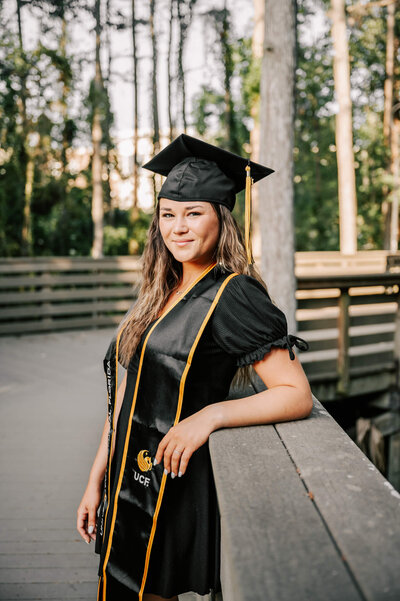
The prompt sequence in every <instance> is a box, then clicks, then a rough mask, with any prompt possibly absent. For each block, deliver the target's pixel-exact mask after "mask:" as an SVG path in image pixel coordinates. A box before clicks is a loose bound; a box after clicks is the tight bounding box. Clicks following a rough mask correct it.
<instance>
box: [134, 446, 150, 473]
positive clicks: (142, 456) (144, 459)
mask: <svg viewBox="0 0 400 601" xmlns="http://www.w3.org/2000/svg"><path fill="white" fill-rule="evenodd" d="M137 462H138V466H139V469H140V471H141V472H148V471H149V470H151V468H152V467H153V464H152V462H151V457H150V455H149V451H147V450H146V449H144V451H140V453H139V454H138V456H137Z"/></svg>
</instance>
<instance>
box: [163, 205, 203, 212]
mask: <svg viewBox="0 0 400 601" xmlns="http://www.w3.org/2000/svg"><path fill="white" fill-rule="evenodd" d="M196 207H199V208H200V209H201V208H202V205H191V206H190V207H185V209H187V210H189V209H195V208H196ZM161 211H173V209H170V208H168V207H161Z"/></svg>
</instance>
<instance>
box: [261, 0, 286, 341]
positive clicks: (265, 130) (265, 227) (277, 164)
mask: <svg viewBox="0 0 400 601" xmlns="http://www.w3.org/2000/svg"><path fill="white" fill-rule="evenodd" d="M295 29H296V8H295V1H294V0H280V2H276V1H275V0H265V30H264V52H263V61H262V72H261V104H260V134H261V135H260V161H261V163H263V164H264V165H267V166H268V167H271V168H272V169H275V173H273V174H272V175H270V176H269V177H267V178H266V179H264V180H261V181H260V182H259V183H258V184H256V185H257V186H259V195H260V198H261V199H262V201H261V202H262V205H261V206H260V229H261V241H262V256H261V273H262V275H263V278H264V280H265V281H266V283H267V286H268V288H269V291H270V294H271V297H272V299H273V300H274V301H275V302H276V303H277V304H278V306H279V307H280V308H281V309H282V310H283V311H284V312H285V314H286V316H287V320H288V326H289V331H290V332H295V328H296V320H295V312H296V298H295V291H296V279H295V274H294V250H295V246H294V215H293V194H294V191H293V145H294V77H295V47H296V46H295V45H296V31H295Z"/></svg>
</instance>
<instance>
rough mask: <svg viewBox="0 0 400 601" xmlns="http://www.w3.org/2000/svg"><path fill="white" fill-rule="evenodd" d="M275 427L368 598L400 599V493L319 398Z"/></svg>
mask: <svg viewBox="0 0 400 601" xmlns="http://www.w3.org/2000/svg"><path fill="white" fill-rule="evenodd" d="M276 429H277V431H278V433H279V436H280V437H281V438H282V441H283V443H284V445H285V447H286V448H287V450H288V453H289V454H290V457H291V459H292V461H293V462H294V465H295V466H296V467H297V468H298V469H299V471H300V476H301V478H302V480H303V482H304V485H305V487H306V489H307V490H308V491H310V492H311V493H312V495H313V499H314V503H315V505H316V506H317V507H318V511H319V512H320V514H321V516H322V518H323V520H324V522H325V524H326V527H327V529H328V530H329V532H330V533H331V536H332V538H333V539H334V540H335V543H336V545H337V547H338V549H339V550H340V552H341V554H342V556H343V559H344V561H345V562H346V564H347V566H348V568H349V570H350V571H351V573H352V574H353V575H354V577H355V579H356V581H357V583H358V585H359V587H360V589H361V590H362V592H363V595H364V597H365V598H366V599H368V600H369V601H375V600H376V601H378V600H379V601H380V600H381V599H387V600H388V601H389V600H390V601H397V600H398V599H399V598H400V579H399V577H398V576H399V557H400V494H399V493H398V492H397V491H396V490H395V489H394V488H393V487H392V486H391V484H390V483H389V482H388V481H387V480H386V479H385V478H384V477H383V476H382V474H381V473H380V472H379V471H378V470H377V469H376V468H375V466H374V465H373V464H372V463H371V462H370V461H369V459H368V458H367V457H366V456H365V455H364V454H363V453H362V452H361V450H360V449H359V448H358V447H357V445H356V444H355V443H354V442H353V441H352V440H351V439H350V438H349V437H348V436H347V434H346V433H345V432H344V430H342V428H340V426H339V425H338V424H337V423H336V422H335V420H333V419H332V418H331V416H330V415H329V414H328V412H327V411H326V410H325V409H324V408H323V406H322V405H321V404H320V403H319V402H318V401H317V400H316V399H315V400H314V410H313V413H312V415H311V417H310V418H308V419H307V420H302V421H301V422H286V423H280V424H277V426H276ZM321 598H323V597H321Z"/></svg>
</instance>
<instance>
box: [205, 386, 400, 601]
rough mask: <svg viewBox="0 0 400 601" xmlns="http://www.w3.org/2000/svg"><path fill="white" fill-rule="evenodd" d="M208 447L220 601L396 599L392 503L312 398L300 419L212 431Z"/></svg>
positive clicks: (398, 508) (390, 492) (386, 486)
mask: <svg viewBox="0 0 400 601" xmlns="http://www.w3.org/2000/svg"><path fill="white" fill-rule="evenodd" d="M264 388H265V387H264ZM260 389H263V387H260V386H258V385H257V384H255V385H254V386H253V387H249V389H248V391H247V394H254V392H258V391H259V390H260ZM235 396H240V397H242V396H246V392H245V393H244V392H243V390H242V391H239V392H238V394H237V395H235V393H234V391H233V392H232V394H231V395H230V397H229V398H235ZM209 447H210V454H211V460H212V466H213V473H214V480H215V483H216V489H217V496H218V506H219V510H220V516H221V582H222V596H223V599H227V600H229V601H275V600H276V599H279V600H280V601H293V600H294V599H295V600H296V601H320V600H321V599H327V600H329V601H344V600H345V601H365V600H368V601H382V599H386V600H387V601H389V600H390V601H397V600H398V599H400V578H399V557H400V494H399V493H398V492H397V491H396V490H395V489H394V488H393V487H392V485H391V484H390V483H389V482H388V481H387V480H386V479H385V478H384V477H383V476H382V475H381V474H380V472H379V471H378V470H377V469H376V468H375V466H374V465H373V464H372V463H371V462H370V461H369V460H368V459H367V457H366V456H365V455H364V454H363V453H362V451H361V450H360V449H359V448H358V446H357V445H356V444H355V443H354V442H353V441H352V440H351V439H350V438H349V437H348V436H347V434H346V433H345V432H344V430H342V428H340V426H339V425H338V424H337V422H336V421H335V420H334V419H333V418H332V417H331V416H330V415H329V413H328V412H327V411H326V409H324V407H323V406H322V405H321V404H320V403H319V402H318V400H317V399H316V398H314V408H313V411H312V414H311V416H310V417H308V418H306V419H304V420H297V421H292V422H283V423H278V424H275V425H272V424H271V425H257V426H247V427H238V428H226V429H220V430H217V431H215V432H213V433H212V434H211V436H210V440H209Z"/></svg>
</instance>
